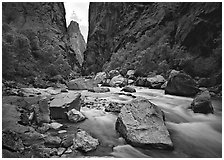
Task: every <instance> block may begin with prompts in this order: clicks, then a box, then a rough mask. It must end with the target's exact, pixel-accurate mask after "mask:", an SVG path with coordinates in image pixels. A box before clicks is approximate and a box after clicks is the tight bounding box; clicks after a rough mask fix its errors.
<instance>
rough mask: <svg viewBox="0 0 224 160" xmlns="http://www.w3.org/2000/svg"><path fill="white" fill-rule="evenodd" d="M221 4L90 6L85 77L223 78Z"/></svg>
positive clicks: (106, 4) (84, 68) (107, 4)
mask: <svg viewBox="0 0 224 160" xmlns="http://www.w3.org/2000/svg"><path fill="white" fill-rule="evenodd" d="M221 28H222V4H221V3H90V7H89V34H88V41H87V50H86V51H85V53H84V65H83V73H84V74H90V73H91V72H98V71H101V70H111V69H115V68H117V69H119V70H120V71H122V72H126V71H127V70H129V69H135V70H136V71H137V72H138V73H139V74H140V75H147V74H149V73H151V72H156V73H157V74H164V75H166V73H167V71H169V69H178V70H184V71H185V72H187V73H189V74H190V75H191V76H199V77H208V76H212V75H213V74H217V73H220V72H221V64H222V62H221V56H222V52H221Z"/></svg>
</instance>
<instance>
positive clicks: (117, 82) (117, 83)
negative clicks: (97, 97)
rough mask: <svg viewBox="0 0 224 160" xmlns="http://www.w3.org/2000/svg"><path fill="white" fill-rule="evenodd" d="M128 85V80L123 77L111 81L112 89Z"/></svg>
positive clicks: (115, 77) (119, 76)
mask: <svg viewBox="0 0 224 160" xmlns="http://www.w3.org/2000/svg"><path fill="white" fill-rule="evenodd" d="M126 84H127V82H126V79H125V78H124V77H123V76H122V75H118V76H114V77H113V78H112V79H111V80H110V86H111V87H118V86H119V87H120V86H125V85H126Z"/></svg>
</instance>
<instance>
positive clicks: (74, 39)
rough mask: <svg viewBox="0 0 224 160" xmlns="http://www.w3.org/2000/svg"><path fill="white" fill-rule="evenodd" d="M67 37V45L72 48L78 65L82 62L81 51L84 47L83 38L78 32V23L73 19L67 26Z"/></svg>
mask: <svg viewBox="0 0 224 160" xmlns="http://www.w3.org/2000/svg"><path fill="white" fill-rule="evenodd" d="M68 37H69V45H70V47H71V48H72V49H73V50H74V52H75V55H76V59H77V60H78V62H79V64H80V66H82V63H83V59H84V56H83V52H84V51H85V49H86V43H85V40H84V38H83V36H82V34H81V32H80V29H79V24H78V23H77V22H75V21H71V22H70V24H69V26H68Z"/></svg>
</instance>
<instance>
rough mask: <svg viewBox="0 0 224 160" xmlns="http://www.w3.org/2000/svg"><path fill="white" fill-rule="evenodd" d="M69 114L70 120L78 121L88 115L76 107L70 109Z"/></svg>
mask: <svg viewBox="0 0 224 160" xmlns="http://www.w3.org/2000/svg"><path fill="white" fill-rule="evenodd" d="M67 115H68V120H69V121H70V122H75V123H76V122H80V121H83V120H85V119H86V117H85V116H84V115H83V114H82V113H81V112H79V111H77V110H76V109H72V110H70V111H68V113H67Z"/></svg>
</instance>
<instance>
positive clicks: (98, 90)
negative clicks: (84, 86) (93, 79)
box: [88, 87, 110, 93]
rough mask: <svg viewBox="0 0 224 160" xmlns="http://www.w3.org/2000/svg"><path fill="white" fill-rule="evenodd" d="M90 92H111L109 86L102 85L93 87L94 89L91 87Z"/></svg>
mask: <svg viewBox="0 0 224 160" xmlns="http://www.w3.org/2000/svg"><path fill="white" fill-rule="evenodd" d="M88 91H90V92H96V93H105V92H110V89H109V88H102V87H93V89H89V90H88Z"/></svg>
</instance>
